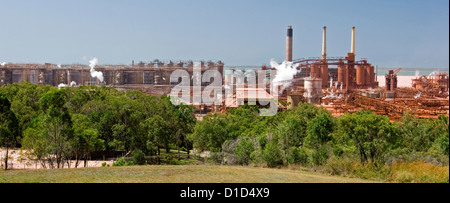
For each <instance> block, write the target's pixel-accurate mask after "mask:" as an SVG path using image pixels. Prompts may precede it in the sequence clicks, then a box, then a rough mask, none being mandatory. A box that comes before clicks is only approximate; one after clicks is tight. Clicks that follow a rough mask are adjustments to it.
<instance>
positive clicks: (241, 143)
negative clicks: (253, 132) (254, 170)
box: [234, 138, 255, 165]
mask: <svg viewBox="0 0 450 203" xmlns="http://www.w3.org/2000/svg"><path fill="white" fill-rule="evenodd" d="M253 151H255V144H254V142H253V141H252V140H251V139H250V138H242V139H239V140H238V144H237V146H236V149H234V153H235V154H236V155H237V158H238V163H239V164H243V165H248V164H249V163H250V155H251V153H252V152H253Z"/></svg>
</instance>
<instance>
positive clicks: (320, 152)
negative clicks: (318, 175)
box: [311, 146, 328, 165]
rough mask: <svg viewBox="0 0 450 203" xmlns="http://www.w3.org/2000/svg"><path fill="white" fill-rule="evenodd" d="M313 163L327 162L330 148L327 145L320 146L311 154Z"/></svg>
mask: <svg viewBox="0 0 450 203" xmlns="http://www.w3.org/2000/svg"><path fill="white" fill-rule="evenodd" d="M311 159H312V163H313V164H314V165H322V164H324V163H326V161H327V159H328V150H327V148H326V147H325V146H320V147H319V148H318V149H316V150H314V151H313V153H312V155H311Z"/></svg>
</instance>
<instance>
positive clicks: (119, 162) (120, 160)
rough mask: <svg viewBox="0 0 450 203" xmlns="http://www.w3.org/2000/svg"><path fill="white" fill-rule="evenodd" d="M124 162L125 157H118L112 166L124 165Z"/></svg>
mask: <svg viewBox="0 0 450 203" xmlns="http://www.w3.org/2000/svg"><path fill="white" fill-rule="evenodd" d="M125 162H126V161H125V157H120V158H118V159H117V160H116V161H115V162H114V163H113V166H125Z"/></svg>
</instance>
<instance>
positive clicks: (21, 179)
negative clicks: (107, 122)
mask: <svg viewBox="0 0 450 203" xmlns="http://www.w3.org/2000/svg"><path fill="white" fill-rule="evenodd" d="M5 182H6V183H36V182H39V183H354V182H370V181H367V180H362V179H355V178H345V177H338V176H327V175H323V174H319V173H313V172H306V171H300V170H292V169H269V168H261V167H242V166H217V165H175V166H169V165H163V166H128V167H103V168H79V169H55V170H13V171H0V183H5Z"/></svg>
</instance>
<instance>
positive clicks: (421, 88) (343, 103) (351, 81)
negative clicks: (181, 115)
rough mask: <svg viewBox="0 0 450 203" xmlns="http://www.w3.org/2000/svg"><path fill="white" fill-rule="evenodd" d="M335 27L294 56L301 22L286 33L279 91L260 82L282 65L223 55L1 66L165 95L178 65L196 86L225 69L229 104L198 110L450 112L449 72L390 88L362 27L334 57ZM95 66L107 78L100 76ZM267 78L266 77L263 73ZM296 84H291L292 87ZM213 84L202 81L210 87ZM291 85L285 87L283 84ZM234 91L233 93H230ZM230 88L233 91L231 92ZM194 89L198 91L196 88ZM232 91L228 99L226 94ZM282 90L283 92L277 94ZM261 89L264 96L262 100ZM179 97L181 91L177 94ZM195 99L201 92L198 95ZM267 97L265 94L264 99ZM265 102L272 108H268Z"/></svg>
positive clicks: (46, 80)
mask: <svg viewBox="0 0 450 203" xmlns="http://www.w3.org/2000/svg"><path fill="white" fill-rule="evenodd" d="M326 32H327V27H323V42H322V56H321V57H310V58H303V59H298V60H294V59H293V28H292V26H288V28H287V38H286V62H287V63H290V64H291V67H290V68H295V69H297V72H296V74H295V75H293V78H292V79H289V80H284V81H278V83H277V84H278V85H279V86H280V87H279V88H278V90H279V92H271V91H270V90H271V88H270V87H271V82H265V83H263V85H262V86H261V83H258V84H256V82H255V81H261V80H263V79H269V80H273V78H270V77H269V76H270V74H269V72H270V71H274V72H275V74H278V73H279V72H278V73H277V71H280V70H277V69H276V68H275V67H271V68H268V67H266V66H263V67H261V69H260V70H258V71H257V73H258V74H253V75H251V76H249V75H248V74H247V75H243V74H239V73H238V72H236V71H233V72H232V73H226V72H224V63H223V62H222V61H216V62H214V61H201V62H199V63H200V66H201V72H200V75H196V74H195V71H194V62H193V61H192V60H190V61H181V60H180V61H178V62H176V63H174V62H172V61H170V60H169V61H166V62H164V61H160V60H158V59H155V60H153V61H151V62H139V63H137V64H135V63H134V61H133V62H132V64H131V66H127V65H103V66H102V65H96V63H95V64H90V65H89V66H88V65H81V64H74V65H55V64H50V63H46V64H10V63H9V64H2V66H0V85H6V84H10V83H19V82H21V81H26V82H30V83H33V84H37V85H51V86H55V87H61V86H80V85H83V86H84V85H98V86H103V85H104V86H109V87H113V88H117V89H119V90H139V91H142V92H144V93H147V94H150V95H155V96H162V95H170V94H171V90H172V89H173V88H174V87H175V86H177V85H178V84H179V81H176V82H174V81H172V82H171V80H170V79H171V74H172V73H173V72H174V71H176V70H185V71H187V72H188V73H189V77H190V79H188V80H189V81H190V83H189V84H194V83H195V81H196V80H197V79H198V77H200V76H201V75H203V74H204V73H205V72H206V71H208V70H214V71H218V72H219V73H220V75H221V76H223V77H222V81H221V83H220V84H222V91H221V92H218V93H216V95H214V97H216V98H220V99H222V101H221V102H219V103H220V104H221V105H214V104H213V105H212V106H208V105H205V104H204V103H200V104H194V103H193V102H191V103H189V102H188V103H189V104H194V106H195V107H196V113H197V114H199V115H204V114H206V113H210V112H212V113H217V112H222V113H223V112H225V111H226V110H227V109H228V108H237V107H239V106H241V105H243V104H245V103H248V102H249V101H256V100H258V101H270V100H273V99H274V98H275V99H276V98H278V99H279V100H281V101H284V103H285V104H286V105H281V103H280V105H279V110H284V109H289V108H292V107H294V106H297V105H298V103H299V102H307V103H315V104H317V105H321V106H323V107H325V108H326V109H328V110H329V111H331V112H332V113H333V115H335V116H339V115H342V114H344V113H346V112H350V113H352V112H356V111H358V110H360V109H367V110H372V111H373V112H375V113H377V114H380V115H388V116H389V117H390V118H391V119H393V120H395V119H398V118H400V117H401V115H402V114H403V112H405V111H409V112H411V113H413V114H415V115H417V116H418V117H421V118H429V117H437V116H439V115H442V114H444V115H448V114H449V100H448V95H449V94H448V90H449V88H448V87H449V78H448V75H447V74H445V73H443V74H435V75H434V76H420V77H417V78H416V79H413V80H412V81H411V83H412V88H399V87H398V85H397V83H398V82H397V74H398V72H399V71H401V70H402V69H401V68H399V69H397V70H391V71H389V73H388V74H387V75H386V76H385V84H384V88H382V87H380V86H381V84H379V81H377V76H378V73H377V72H378V71H377V68H375V66H374V65H373V64H372V63H370V62H369V61H368V60H367V59H365V58H363V59H361V60H357V59H356V53H355V50H356V28H355V27H353V28H352V32H351V51H350V52H349V53H348V54H347V55H346V56H343V57H328V56H327V33H326ZM94 72H98V73H100V75H101V77H95V75H94V74H93V73H94ZM258 76H259V77H261V76H263V77H264V78H258ZM284 84H288V85H284ZM209 85H211V82H202V83H201V90H204V89H205V88H206V87H207V86H209ZM281 86H283V88H281ZM227 88H228V89H231V91H227ZM226 93H230V94H226ZM191 94H193V92H192V91H191ZM219 94H220V95H226V96H225V97H222V96H220V95H219ZM273 94H276V95H273ZM260 95H263V98H261V96H260ZM171 96H177V95H171ZM193 96H194V98H195V97H198V96H201V95H193ZM258 96H260V97H258ZM261 107H264V106H261Z"/></svg>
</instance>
